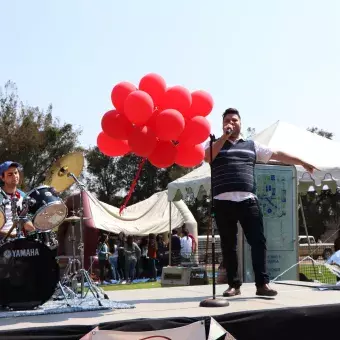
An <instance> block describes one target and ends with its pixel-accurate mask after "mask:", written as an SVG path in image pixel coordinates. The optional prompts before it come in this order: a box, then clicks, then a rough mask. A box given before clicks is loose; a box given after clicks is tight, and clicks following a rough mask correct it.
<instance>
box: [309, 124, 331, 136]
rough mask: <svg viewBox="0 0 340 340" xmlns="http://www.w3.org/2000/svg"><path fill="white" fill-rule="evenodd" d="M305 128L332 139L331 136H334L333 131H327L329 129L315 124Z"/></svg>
mask: <svg viewBox="0 0 340 340" xmlns="http://www.w3.org/2000/svg"><path fill="white" fill-rule="evenodd" d="M307 130H308V131H309V132H312V133H316V134H317V135H319V136H321V137H325V138H327V139H333V137H334V134H333V132H329V131H326V130H324V129H319V128H317V127H315V126H313V127H309V128H307Z"/></svg>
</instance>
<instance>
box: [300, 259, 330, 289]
mask: <svg viewBox="0 0 340 340" xmlns="http://www.w3.org/2000/svg"><path fill="white" fill-rule="evenodd" d="M314 268H315V270H314ZM300 273H303V274H305V275H306V276H307V277H308V278H309V279H311V280H318V281H320V282H322V283H328V284H335V283H336V276H335V275H334V274H333V273H331V272H330V271H329V270H328V269H327V268H326V267H325V266H323V265H317V264H316V265H314V266H313V265H312V264H304V263H300Z"/></svg>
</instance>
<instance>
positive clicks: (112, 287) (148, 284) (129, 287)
mask: <svg viewBox="0 0 340 340" xmlns="http://www.w3.org/2000/svg"><path fill="white" fill-rule="evenodd" d="M100 287H101V288H102V289H103V290H106V291H114V290H132V289H149V288H162V286H161V283H160V282H140V283H131V284H125V285H122V284H116V285H106V286H100Z"/></svg>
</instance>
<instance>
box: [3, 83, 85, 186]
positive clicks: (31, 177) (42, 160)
mask: <svg viewBox="0 0 340 340" xmlns="http://www.w3.org/2000/svg"><path fill="white" fill-rule="evenodd" d="M80 133H81V131H80V130H74V129H73V126H72V125H71V124H67V123H65V124H61V123H60V122H59V121H58V120H57V119H54V118H53V116H52V105H49V106H48V108H47V109H46V111H44V110H41V109H40V108H39V107H32V106H27V105H24V104H23V103H22V102H20V100H19V97H18V93H17V87H16V85H15V83H13V82H11V81H8V82H7V83H6V84H5V86H4V88H3V89H0V145H1V148H0V162H3V161H6V160H13V161H17V162H19V163H20V164H22V165H23V168H24V175H25V177H24V182H23V184H22V187H23V188H24V189H26V190H27V189H28V188H33V187H36V186H37V185H39V184H41V183H42V182H43V181H44V179H45V176H46V172H47V171H48V170H49V168H50V167H51V165H52V164H53V162H54V161H55V160H56V159H59V158H60V157H62V156H63V155H65V154H68V153H70V152H72V151H75V150H79V149H80V147H79V146H78V137H79V135H80Z"/></svg>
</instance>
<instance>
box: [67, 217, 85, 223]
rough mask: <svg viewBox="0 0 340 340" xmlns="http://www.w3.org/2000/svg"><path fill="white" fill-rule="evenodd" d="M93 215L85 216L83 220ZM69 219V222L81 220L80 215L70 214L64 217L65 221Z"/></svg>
mask: <svg viewBox="0 0 340 340" xmlns="http://www.w3.org/2000/svg"><path fill="white" fill-rule="evenodd" d="M90 218H91V217H83V220H89V219H90ZM65 221H68V222H78V221H80V217H79V216H70V217H66V218H65V219H64V222H65Z"/></svg>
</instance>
